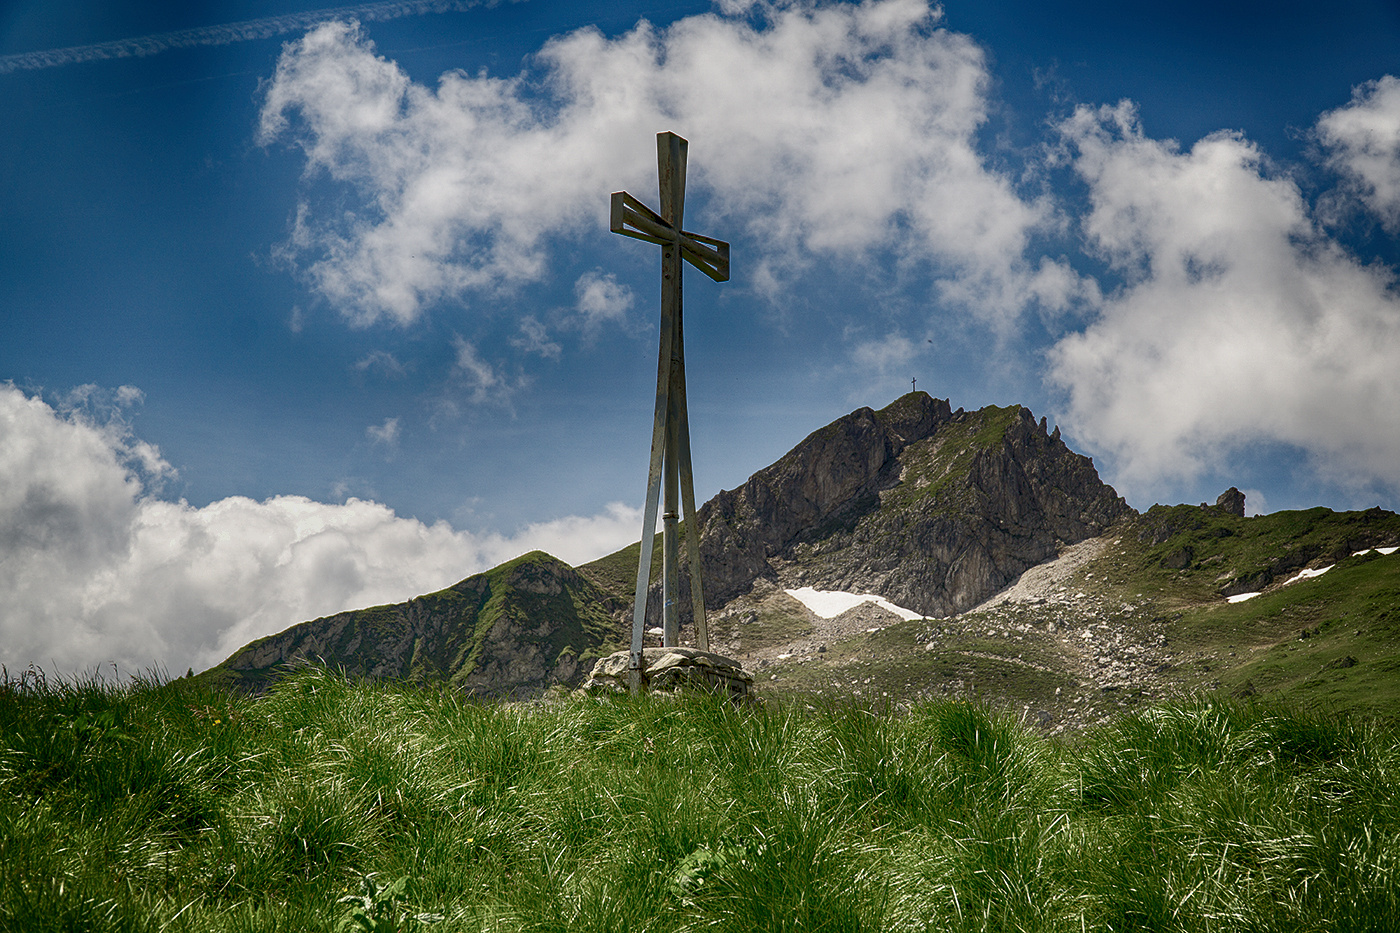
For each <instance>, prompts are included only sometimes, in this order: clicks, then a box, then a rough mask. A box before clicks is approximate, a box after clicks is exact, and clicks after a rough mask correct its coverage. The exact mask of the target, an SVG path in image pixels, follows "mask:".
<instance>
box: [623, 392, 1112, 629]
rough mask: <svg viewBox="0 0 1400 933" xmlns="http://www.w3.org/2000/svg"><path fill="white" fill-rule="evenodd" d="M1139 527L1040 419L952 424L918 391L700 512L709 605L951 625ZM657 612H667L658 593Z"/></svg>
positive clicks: (1013, 414)
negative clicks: (824, 596) (848, 606)
mask: <svg viewBox="0 0 1400 933" xmlns="http://www.w3.org/2000/svg"><path fill="white" fill-rule="evenodd" d="M1131 514H1135V513H1134V511H1133V510H1132V509H1131V508H1130V507H1129V506H1128V505H1127V504H1126V503H1125V502H1124V501H1123V500H1122V499H1121V498H1120V497H1118V495H1117V494H1116V493H1115V492H1114V491H1113V489H1112V488H1111V487H1109V486H1107V485H1105V484H1104V483H1103V482H1102V481H1101V480H1100V479H1099V477H1098V473H1097V472H1096V471H1095V470H1094V467H1093V462H1092V461H1091V460H1090V459H1089V458H1087V457H1083V456H1081V455H1079V454H1076V453H1074V452H1073V451H1071V450H1070V449H1069V448H1068V447H1066V446H1065V444H1064V442H1063V441H1061V440H1060V436H1059V430H1058V428H1057V429H1056V430H1055V431H1054V432H1050V433H1047V430H1046V424H1045V420H1044V419H1041V421H1040V422H1038V423H1037V422H1036V421H1035V419H1034V418H1033V416H1032V415H1031V413H1030V412H1029V411H1028V410H1027V409H1025V408H1022V407H1020V406H1011V407H1008V408H997V407H994V406H992V407H988V408H984V409H982V410H980V411H976V412H964V411H963V410H962V409H958V410H957V411H952V410H951V408H950V406H949V403H948V402H947V401H945V400H942V399H934V398H931V397H929V396H928V395H927V394H926V393H923V392H911V393H909V394H907V395H905V396H903V397H902V398H900V399H899V400H897V401H896V402H895V403H894V404H892V405H890V406H889V407H887V408H885V409H882V410H881V411H878V412H876V411H872V410H871V409H869V408H861V409H858V410H857V411H854V412H852V413H851V414H849V415H847V416H845V417H844V418H841V419H838V420H837V421H835V422H833V423H832V424H829V425H827V426H826V427H825V428H822V429H821V430H819V431H817V432H815V433H813V434H811V435H810V436H808V437H807V438H806V439H805V440H804V441H802V443H800V444H798V445H797V446H796V447H795V448H793V450H792V451H790V452H789V453H788V454H787V455H785V456H784V457H783V458H782V459H780V460H778V461H777V462H776V463H774V464H773V465H771V466H769V467H767V468H766V469H763V470H760V471H759V472H757V473H755V474H754V475H753V476H752V477H750V478H749V480H748V482H747V483H745V484H744V485H743V486H741V487H740V488H738V489H735V490H730V491H725V492H721V493H720V494H719V495H717V496H715V498H713V499H712V500H710V501H709V502H708V503H706V504H705V505H704V506H703V507H702V508H701V509H700V510H699V513H698V515H697V520H698V522H699V525H700V529H701V533H700V553H701V560H702V566H703V570H704V580H705V602H706V605H707V606H713V607H719V606H722V605H724V604H725V603H726V602H728V601H729V600H730V599H733V598H734V597H735V596H738V595H740V594H742V593H744V592H746V591H747V590H748V589H749V588H750V587H751V586H752V585H753V583H754V581H755V580H757V579H759V578H767V579H770V580H773V581H774V582H777V583H779V584H780V585H782V586H785V587H787V586H794V587H795V586H814V587H817V588H818V589H834V590H848V591H859V592H866V593H873V594H876V595H880V596H884V597H885V598H886V599H889V600H890V601H891V602H894V603H896V604H898V605H900V606H904V607H907V608H909V609H912V610H915V611H917V612H921V613H924V614H925V615H928V616H946V615H950V614H953V613H957V612H961V611H963V610H965V609H968V608H971V607H972V606H975V605H977V604H978V603H979V602H981V601H982V600H984V599H986V598H987V597H988V596H990V595H991V594H993V593H995V592H996V591H997V590H999V589H1001V588H1002V587H1004V586H1006V585H1007V584H1009V583H1010V582H1011V581H1012V580H1014V579H1016V577H1017V576H1019V575H1020V574H1021V573H1022V572H1023V571H1024V570H1026V569H1027V568H1029V567H1032V566H1035V565H1036V564H1039V563H1040V562H1042V561H1044V560H1046V559H1048V558H1050V557H1053V556H1054V555H1055V554H1056V552H1057V551H1058V549H1059V548H1060V547H1062V546H1064V545H1066V544H1073V543H1076V542H1078V541H1082V540H1084V539H1086V538H1090V537H1093V536H1095V535H1098V534H1101V533H1102V532H1103V531H1104V530H1105V529H1106V528H1107V527H1108V526H1110V525H1111V524H1112V523H1113V522H1115V521H1116V520H1117V519H1119V518H1121V517H1124V516H1126V515H1131ZM681 585H682V589H683V593H682V596H681V603H682V605H683V606H688V604H689V602H688V588H687V582H686V581H685V580H682V584H681ZM650 600H651V602H650V605H649V607H648V608H649V613H654V612H655V610H656V609H657V607H659V605H660V592H659V589H658V588H657V587H653V589H652V592H651V594H650ZM683 612H684V610H683Z"/></svg>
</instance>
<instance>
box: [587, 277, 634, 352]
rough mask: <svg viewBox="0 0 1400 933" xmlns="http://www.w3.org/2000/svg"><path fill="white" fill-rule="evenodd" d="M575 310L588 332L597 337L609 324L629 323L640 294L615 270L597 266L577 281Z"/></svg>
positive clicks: (588, 334) (590, 335) (589, 334)
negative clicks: (628, 316)
mask: <svg viewBox="0 0 1400 933" xmlns="http://www.w3.org/2000/svg"><path fill="white" fill-rule="evenodd" d="M574 299H575V302H574V310H575V312H576V314H577V318H576V320H577V321H578V326H579V327H580V329H582V330H583V332H584V334H585V335H586V336H589V337H596V336H597V334H598V332H599V331H600V330H601V329H602V328H603V325H605V324H617V325H625V324H626V323H627V313H628V312H629V311H631V310H632V305H633V304H634V303H635V302H636V297H635V296H634V295H633V294H632V289H630V288H628V287H627V286H626V285H624V284H622V283H621V282H619V281H618V280H617V276H615V275H613V274H612V273H611V272H603V271H602V270H601V269H594V270H593V271H592V272H585V273H584V274H583V275H581V276H579V278H578V281H576V282H574Z"/></svg>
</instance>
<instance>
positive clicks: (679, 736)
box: [0, 668, 1400, 933]
mask: <svg viewBox="0 0 1400 933" xmlns="http://www.w3.org/2000/svg"><path fill="white" fill-rule="evenodd" d="M1397 776H1400V735H1397V733H1396V731H1395V730H1394V729H1392V728H1388V727H1383V726H1381V725H1378V724H1376V723H1375V722H1367V721H1364V720H1359V719H1352V720H1348V719H1338V718H1332V717H1324V716H1316V715H1312V714H1302V713H1298V712H1290V711H1288V710H1286V709H1281V708H1275V707H1270V706H1256V707H1250V706H1245V705H1241V704H1238V703H1215V704H1200V703H1195V704H1185V705H1174V706H1168V707H1165V708H1160V709H1154V710H1151V711H1142V712H1138V713H1134V714H1131V715H1128V716H1126V717H1124V718H1121V719H1118V720H1116V721H1115V722H1114V723H1113V724H1112V725H1110V726H1108V727H1105V728H1101V729H1098V730H1094V731H1091V732H1089V733H1088V734H1086V735H1084V736H1082V737H1081V738H1079V739H1078V740H1077V741H1076V742H1075V743H1074V744H1058V743H1056V742H1053V741H1051V740H1047V739H1044V738H1041V737H1039V736H1037V735H1035V734H1032V733H1030V732H1027V731H1026V730H1024V729H1022V728H1021V727H1019V726H1017V725H1016V724H1014V723H1013V722H1011V721H1009V720H1008V719H1006V718H1003V717H1001V716H999V715H997V714H993V713H989V712H987V711H986V710H985V709H983V708H981V707H979V706H976V705H970V704H966V703H958V702H932V703H926V704H921V705H917V706H915V707H913V708H911V709H908V710H907V711H904V712H902V713H898V714H893V713H890V712H888V711H882V710H880V709H878V708H875V709H872V708H868V707H861V706H856V705H851V704H843V705H829V706H820V705H813V706H808V705H805V704H802V703H789V704H778V705H774V704H770V705H767V706H764V707H758V708H745V709H733V708H731V707H729V706H728V705H726V704H724V703H721V702H707V701H705V700H703V699H691V700H682V701H672V702H662V701H646V700H645V699H644V700H640V701H632V700H626V699H624V700H594V699H587V698H568V699H560V700H556V701H554V702H548V703H540V704H528V705H525V704H509V705H508V704H481V703H475V702H469V701H465V700H463V699H462V697H461V695H460V694H458V693H456V692H453V691H449V690H441V689H429V688H424V687H411V686H391V685H386V684H382V683H380V684H365V683H354V682H351V681H349V680H347V679H345V678H343V677H339V676H335V675H332V674H330V673H327V672H326V671H324V670H321V669H318V668H307V669H304V670H302V671H301V672H299V673H298V674H296V675H295V676H293V677H291V678H289V679H287V680H285V681H283V682H281V683H279V684H277V685H276V686H275V687H274V688H273V689H272V690H271V691H270V692H269V693H267V694H265V695H262V696H259V697H248V696H245V695H241V694H229V693H222V692H219V691H217V690H211V689H208V688H207V687H204V686H201V685H200V684H199V683H198V682H195V681H192V680H184V681H177V682H175V683H171V684H155V683H147V684H136V685H134V686H132V687H127V688H121V689H117V688H113V687H110V686H107V685H104V684H101V683H86V684H78V685H73V684H58V685H55V684H45V683H43V682H42V680H40V679H36V678H34V677H32V676H30V677H28V678H25V679H22V680H21V681H19V682H15V681H10V682H6V683H4V684H0V929H3V930H24V931H39V933H42V931H47V930H122V931H128V930H129V931H153V933H154V931H201V933H203V931H225V930H228V931H254V930H274V929H281V930H298V931H301V930H308V931H317V930H325V931H330V930H333V929H351V930H367V929H374V930H410V929H412V930H420V929H421V930H441V931H462V930H470V931H477V930H502V931H517V930H519V931H525V930H531V931H535V930H539V931H543V930H550V931H554V930H578V931H615V930H632V929H636V930H652V931H666V930H701V929H706V930H734V931H743V933H751V931H755V930H763V931H783V930H791V931H797V930H831V931H847V930H849V931H857V930H870V931H881V933H883V931H890V930H938V931H974V930H975V931H1001V930H1021V931H1065V933H1068V931H1076V933H1079V931H1085V930H1102V931H1107V930H1144V929H1150V930H1174V931H1216V930H1226V929H1228V930H1235V929H1248V930H1252V931H1259V933H1264V931H1290V933H1291V931H1295V930H1323V929H1326V930H1357V931H1361V930H1375V931H1389V930H1395V929H1400V860H1397V858H1396V853H1397V852H1400V795H1398V794H1397V792H1396V790H1395V788H1396V787H1397V786H1400V784H1398V783H1397Z"/></svg>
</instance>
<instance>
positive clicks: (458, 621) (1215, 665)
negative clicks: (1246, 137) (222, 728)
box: [200, 393, 1400, 732]
mask: <svg viewBox="0 0 1400 933" xmlns="http://www.w3.org/2000/svg"><path fill="white" fill-rule="evenodd" d="M697 522H698V524H699V527H700V545H699V546H700V553H701V559H702V562H703V566H704V572H705V585H706V593H705V596H706V604H707V606H709V607H710V610H711V616H710V632H711V646H712V649H713V650H715V651H718V652H721V653H723V654H726V655H728V656H730V657H734V658H737V659H739V660H740V661H741V662H742V663H743V664H744V666H745V667H746V668H748V669H749V670H750V671H752V672H754V673H755V674H756V675H757V676H756V679H757V689H758V690H759V692H760V693H763V694H769V695H779V696H781V695H792V694H807V695H810V694H830V695H832V696H837V697H850V696H856V697H859V698H861V699H863V700H870V699H873V700H875V701H876V702H903V701H906V700H915V699H918V698H921V697H929V696H975V697H978V698H983V699H987V700H989V701H991V702H995V703H998V704H1001V705H1004V706H1009V707H1012V708H1013V709H1016V710H1018V711H1020V712H1021V713H1022V714H1023V715H1024V716H1025V717H1026V718H1027V720H1028V721H1030V722H1032V723H1035V724H1038V725H1039V726H1041V727H1042V728H1043V729H1044V730H1046V731H1048V732H1058V731H1063V730H1072V729H1077V728H1078V727H1080V726H1083V725H1086V724H1090V723H1094V722H1099V721H1102V720H1104V719H1105V718H1107V717H1110V716H1112V715H1113V714H1114V713H1115V712H1116V711H1118V710H1121V709H1123V708H1125V707H1129V706H1133V705H1136V704H1140V703H1151V702H1155V701H1157V700H1161V699H1167V698H1170V697H1176V696H1182V695H1188V694H1193V693H1197V692H1200V691H1219V692H1222V693H1225V694H1227V695H1232V696H1237V697H1240V698H1245V699H1247V698H1250V697H1255V696H1263V695H1271V694H1278V695H1284V696H1288V697H1291V698H1293V699H1295V700H1297V701H1299V702H1301V703H1304V704H1305V705H1311V706H1318V707H1331V708H1337V709H1346V710H1360V711H1365V712H1368V713H1372V714H1375V715H1380V716H1391V717H1394V716H1397V715H1400V713H1397V710H1400V516H1396V515H1395V514H1394V513H1392V512H1388V511H1385V510H1382V509H1370V510H1367V511H1362V512H1333V511H1331V510H1329V509H1323V508H1318V509H1309V510H1304V511H1290V512H1276V513H1273V514H1270V515H1261V516H1252V517H1246V516H1245V508H1244V496H1243V495H1242V494H1240V493H1239V491H1238V490H1235V489H1231V490H1228V491H1226V493H1225V494H1223V495H1222V496H1221V497H1220V498H1219V500H1217V502H1216V504H1215V505H1207V504H1205V503H1202V504H1201V505H1199V506H1195V505H1176V506H1163V505H1157V506H1153V507H1152V508H1151V509H1150V510H1148V511H1147V512H1146V513H1143V514H1138V513H1137V512H1136V511H1134V510H1133V509H1131V508H1130V507H1128V506H1127V505H1126V504H1125V503H1124V502H1123V500H1122V499H1120V498H1119V497H1118V496H1117V494H1116V493H1115V492H1114V491H1113V489H1112V488H1110V487H1109V486H1107V485H1105V484H1104V483H1102V482H1101V481H1100V480H1099V477H1098V475H1097V473H1096V472H1095V470H1094V467H1093V463H1092V462H1091V461H1090V460H1089V459H1088V458H1087V457H1083V456H1081V455H1079V454H1076V453H1074V452H1073V451H1071V450H1070V449H1069V448H1068V447H1066V446H1065V444H1064V443H1063V441H1062V440H1061V439H1060V436H1059V432H1058V430H1053V431H1052V430H1047V426H1046V423H1045V421H1044V420H1043V419H1042V420H1039V421H1037V420H1036V419H1035V418H1034V417H1033V416H1032V415H1031V413H1030V412H1029V411H1027V410H1026V409H1024V408H1022V407H1019V406H1010V407H1005V408H1001V407H996V406H989V407H986V408H983V409H980V410H978V411H972V412H967V411H963V410H961V409H958V410H956V411H954V410H952V409H951V407H950V405H949V403H948V402H946V401H943V400H939V399H934V398H930V397H929V396H928V395H926V394H924V393H910V394H909V395H906V396H904V397H902V398H900V399H898V400H897V401H895V402H894V403H893V404H891V405H890V406H888V407H886V408H884V409H881V410H879V411H874V410H871V409H869V408H861V409H858V410H856V411H854V412H851V413H850V414H849V415H846V416H845V417H843V418H840V419H838V420H836V421H834V422H832V423H831V424H829V425H827V426H826V427H824V428H821V429H820V430H818V431H815V432H813V433H812V434H811V435H809V436H808V437H807V438H805V439H804V440H803V441H802V442H801V443H799V444H798V445H797V446H796V447H794V448H793V449H792V450H791V451H789V452H788V453H787V454H785V455H784V456H783V457H782V458H781V459H779V460H778V461H777V462H775V463H773V464H772V465H770V466H768V467H766V468H764V469H762V470H759V471H758V472H757V473H755V474H753V476H751V477H750V478H749V480H748V481H747V482H745V483H744V485H742V486H741V487H739V488H738V489H734V490H726V491H723V492H721V493H719V494H718V495H717V496H715V497H714V498H713V499H711V500H710V501H709V502H707V503H705V505H704V506H702V507H701V508H700V510H699V512H698V514H697ZM1378 549H1379V550H1378ZM639 550H640V546H639V545H638V544H633V545H631V546H629V547H627V548H623V549H622V550H620V551H617V552H615V553H613V554H610V555H608V556H606V557H604V558H601V559H599V560H596V561H593V562H591V563H588V564H584V565H582V566H580V567H577V568H573V567H569V566H568V565H566V564H564V563H562V562H560V561H558V560H556V559H554V558H552V557H550V556H549V555H547V554H543V553H540V552H535V553H532V554H527V555H525V556H523V557H520V558H517V559H516V560H513V561H510V562H509V563H506V564H503V565H501V566H500V567H496V568H493V569H492V570H489V571H487V572H485V573H481V574H476V575H474V576H471V577H468V578H467V579H465V580H463V581H461V582H460V583H458V584H456V585H454V586H452V587H449V588H448V589H445V590H442V591H440V592H437V593H431V594H428V595H426V596H421V597H419V598H417V599H414V600H410V601H408V602H406V603H401V604H398V605H393V606H378V607H374V608H370V609H362V610H356V611H351V612H342V613H338V614H336V615H333V616H328V617H326V618H323V619H316V620H314V621H310V622H304V623H302V624H300V625H296V626H293V627H292V628H290V629H288V630H287V631H285V632H282V633H280V634H277V635H273V636H270V637H268V638H264V639H260V640H258V641H256V642H254V643H252V644H251V645H248V646H247V647H245V648H243V649H241V650H239V651H238V652H235V653H234V654H233V656H231V657H230V658H229V659H228V660H226V661H225V662H223V664H221V665H219V666H218V667H216V668H213V669H211V670H210V671H207V672H205V673H204V674H203V675H200V676H201V677H205V678H208V679H210V680H213V681H217V682H221V683H225V684H229V685H233V686H237V687H240V688H242V689H254V690H257V689H262V688H264V687H266V686H267V685H269V684H270V683H272V682H274V681H275V680H276V679H277V678H278V677H279V676H281V675H282V673H283V672H284V671H285V670H286V669H287V665H288V664H295V663H298V662H300V661H305V660H314V659H317V658H319V659H322V660H324V661H325V662H327V663H328V664H331V665H333V666H337V667H341V668H343V669H344V670H345V671H347V672H348V673H350V674H353V675H358V676H367V677H388V678H397V679H406V680H415V681H422V682H430V683H446V684H452V685H456V686H459V687H461V688H463V689H465V690H468V691H471V692H474V693H477V694H480V695H484V696H505V697H526V696H532V695H536V694H538V693H540V692H541V691H543V690H545V689H547V688H548V687H549V686H550V685H553V684H564V685H570V686H572V685H576V684H578V683H579V682H580V680H581V679H582V678H583V676H584V675H586V673H587V671H588V670H589V669H590V667H591V664H592V660H593V659H594V658H596V657H600V656H602V655H606V654H608V653H610V652H611V651H613V650H615V649H618V648H621V647H625V646H626V644H627V643H628V640H629V633H630V617H631V602H632V593H633V589H634V585H635V576H636V569H637V558H638V553H639ZM660 560H661V558H660V548H657V549H655V552H654V555H653V565H652V579H653V581H655V580H657V579H658V578H659V575H660ZM685 580H686V577H685V575H682V585H684V583H685ZM803 587H813V588H815V589H817V590H827V591H843V592H846V593H858V594H872V595H875V596H879V597H883V598H884V599H886V600H888V602H889V603H890V604H893V605H894V606H896V607H900V608H901V609H902V610H908V612H905V613H904V614H905V615H911V614H912V615H916V616H922V618H917V617H916V618H913V619H905V618H902V617H901V616H900V615H899V614H895V613H893V612H891V611H888V610H886V609H883V608H880V607H879V606H877V605H876V604H874V603H869V602H867V603H864V604H861V605H857V606H855V607H854V608H850V609H847V610H846V611H844V612H839V613H835V614H832V615H830V617H827V616H825V615H822V614H818V613H817V612H815V611H813V609H811V608H809V607H808V606H807V605H805V604H804V603H803V602H801V601H799V600H798V599H797V598H795V597H794V595H793V592H790V591H799V590H800V588H803ZM1251 594H1257V595H1251ZM681 596H682V598H681V604H682V606H685V605H687V604H688V602H689V601H688V598H686V597H687V594H684V593H683V594H681ZM649 601H650V604H651V605H650V608H651V615H650V616H649V618H652V619H656V618H658V617H659V612H658V607H659V601H660V593H659V588H658V584H656V583H653V586H652V589H651V591H650V593H649ZM690 634H691V628H690V626H689V625H683V627H682V630H681V637H682V641H683V642H685V641H686V640H687V639H688V638H689V637H690Z"/></svg>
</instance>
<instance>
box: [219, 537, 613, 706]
mask: <svg viewBox="0 0 1400 933" xmlns="http://www.w3.org/2000/svg"><path fill="white" fill-rule="evenodd" d="M621 638H622V630H621V627H620V626H619V625H618V624H617V622H616V621H615V620H614V619H613V617H612V616H611V615H610V614H609V612H608V608H607V597H606V595H605V594H604V593H603V592H601V591H600V590H599V589H598V588H597V587H596V586H595V585H594V584H593V583H592V582H590V581H589V579H588V578H587V577H585V576H583V575H580V574H579V573H578V572H577V571H575V570H574V569H573V568H572V567H569V566H568V565H567V564H565V563H563V562H562V561H559V560H558V559H556V558H554V557H551V556H550V555H548V554H546V553H544V552H543V551H532V552H530V553H528V554H524V555H522V556H520V557H518V558H516V559H514V560H511V561H507V562H506V563H504V564H501V565H500V566H498V567H493V568H492V569H490V570H488V571H486V572H485V573H479V574H476V575H474V576H471V577H468V578H467V579H465V580H463V581H461V582H460V583H457V584H454V585H453V586H450V587H448V588H447V589H444V590H439V591H438V592H436V593H429V594H427V595H426V596H419V597H417V598H416V599H412V600H409V601H408V602H406V603H398V604H395V605H390V606H375V607H372V608H369V609H359V610H352V611H350V612H342V613H338V614H337V615H334V616H327V617H325V618H322V619H316V620H314V621H311V622H305V623H302V624H300V625H296V626H293V627H292V628H290V629H288V630H286V631H284V632H279V633H278V634H276V635H270V636H268V637H266V638H262V639H259V640H258V641H255V642H253V643H252V644H250V645H248V646H246V647H244V648H242V649H240V650H239V651H238V652H237V653H236V654H234V655H233V656H232V657H230V658H229V659H228V660H226V661H224V662H223V663H222V664H220V665H219V666H217V667H215V668H213V669H211V670H209V671H206V672H204V673H203V674H201V675H200V678H201V679H202V680H203V681H205V682H207V683H209V684H210V685H214V686H222V687H237V688H239V689H244V690H262V689H265V688H266V687H267V686H269V685H270V684H272V683H274V682H275V681H276V680H278V679H280V678H281V677H282V676H283V675H284V673H285V671H286V668H287V662H289V661H295V660H316V659H318V658H326V659H332V660H333V662H334V663H335V665H336V666H337V667H341V668H344V669H345V670H347V671H349V672H350V673H352V674H356V675H363V676H372V677H380V678H388V679H396V680H410V681H417V682H424V683H440V684H451V685H454V686H461V687H467V688H470V689H473V690H476V691H478V692H480V693H482V694H486V695H511V694H512V693H513V692H514V691H516V690H519V689H523V690H528V691H530V692H534V693H537V692H538V691H539V690H540V689H541V684H542V683H546V682H552V681H554V680H565V681H567V680H574V681H577V680H578V679H579V674H578V671H580V670H582V672H583V673H586V672H587V669H588V668H590V667H591V666H592V661H593V659H595V658H597V657H599V656H601V655H605V654H608V653H609V652H611V651H612V650H614V649H615V648H616V647H618V645H619V643H620V640H621Z"/></svg>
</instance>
